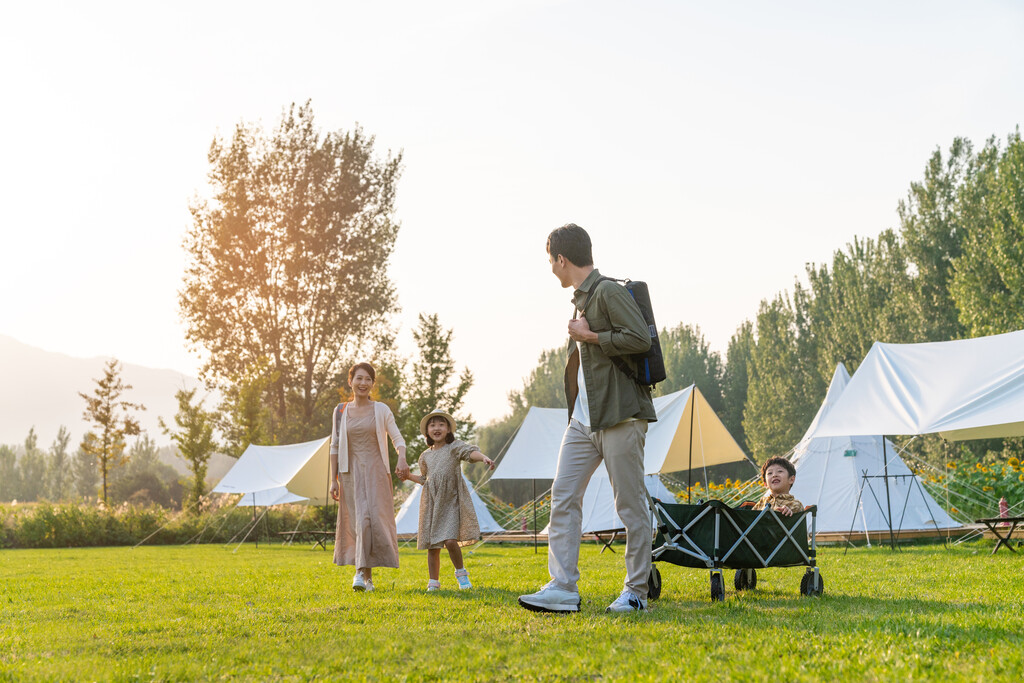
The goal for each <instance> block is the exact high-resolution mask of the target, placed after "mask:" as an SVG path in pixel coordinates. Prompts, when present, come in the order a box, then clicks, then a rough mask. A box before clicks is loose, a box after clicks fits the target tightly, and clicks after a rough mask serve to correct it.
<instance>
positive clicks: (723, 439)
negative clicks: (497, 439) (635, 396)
mask: <svg viewBox="0 0 1024 683" xmlns="http://www.w3.org/2000/svg"><path fill="white" fill-rule="evenodd" d="M654 411H655V413H656V414H657V416H658V421H657V422H652V423H651V424H650V425H649V426H648V428H647V441H646V444H645V446H644V472H645V473H646V474H662V473H667V472H680V471H685V470H689V469H702V468H705V467H711V466H713V465H724V464H727V463H733V462H743V461H747V462H750V463H751V465H753V462H752V461H751V460H750V458H748V457H747V455H746V454H745V453H744V452H743V450H742V449H741V448H740V447H739V445H738V444H737V443H736V440H735V439H733V437H732V435H731V434H730V433H729V430H727V429H726V428H725V425H723V424H722V421H721V420H720V419H718V415H716V414H715V411H714V410H712V409H711V406H710V405H709V404H708V402H707V399H705V398H704V395H703V394H701V393H700V390H699V389H697V387H696V385H690V386H689V387H687V388H686V389H682V390H680V391H677V392H674V393H671V394H667V395H665V396H658V397H656V398H655V399H654ZM568 422H569V418H568V414H567V411H566V410H565V409H563V408H536V407H531V408H530V410H529V412H528V413H527V414H526V419H525V420H523V424H522V426H520V427H519V431H518V432H517V433H516V436H515V438H514V439H513V440H512V443H511V444H510V445H509V447H508V450H507V451H506V452H505V456H504V457H503V458H502V459H501V463H500V464H499V465H498V467H497V469H495V471H494V475H493V476H492V477H491V478H492V479H554V478H555V468H556V467H557V465H558V450H559V447H560V446H561V443H562V435H563V434H564V433H565V427H566V425H567V424H568Z"/></svg>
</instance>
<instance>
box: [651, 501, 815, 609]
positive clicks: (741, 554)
mask: <svg viewBox="0 0 1024 683" xmlns="http://www.w3.org/2000/svg"><path fill="white" fill-rule="evenodd" d="M651 505H652V509H653V510H654V516H655V520H656V524H657V530H658V533H657V535H656V537H655V540H654V548H653V550H652V559H653V560H655V561H656V562H670V563H672V564H675V565H679V566H681V567H694V568H697V569H710V570H711V599H712V600H713V601H714V600H724V599H725V582H724V580H723V578H722V570H723V569H735V570H736V574H735V577H734V580H733V585H734V586H735V587H736V590H738V591H742V590H751V589H753V588H754V587H755V586H757V570H758V569H762V568H764V567H807V571H806V572H804V575H803V577H802V578H801V579H800V593H801V595H808V596H819V595H821V594H822V593H823V592H824V591H825V582H824V579H823V578H822V576H821V573H820V572H819V571H818V566H817V564H816V562H815V556H816V550H817V548H816V544H815V530H816V527H815V515H816V514H817V512H818V508H817V506H814V505H812V506H809V507H806V508H804V510H803V511H802V512H798V513H793V516H791V517H783V516H782V515H780V514H779V513H777V512H775V511H774V510H772V509H771V508H766V509H764V510H753V509H750V508H744V507H739V508H733V507H729V506H728V505H726V504H725V503H723V502H722V501H720V500H709V501H707V502H705V503H700V504H697V505H685V504H678V503H664V502H662V501H660V500H658V499H656V498H652V499H651ZM808 517H810V525H811V533H810V547H808V541H807V539H808V533H807V519H808ZM650 579H651V580H650V582H649V590H648V595H649V597H650V598H651V599H657V598H658V597H659V596H660V595H661V572H660V571H659V570H658V568H657V566H652V567H651V577H650Z"/></svg>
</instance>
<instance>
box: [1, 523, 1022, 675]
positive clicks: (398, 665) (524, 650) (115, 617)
mask: <svg viewBox="0 0 1024 683" xmlns="http://www.w3.org/2000/svg"><path fill="white" fill-rule="evenodd" d="M991 547H992V543H991V542H980V541H979V542H978V543H977V544H975V545H960V546H951V547H950V548H948V549H947V548H944V547H943V546H941V545H938V546H915V547H907V548H904V549H902V550H901V551H897V552H892V551H890V550H889V549H888V548H878V547H875V548H870V549H867V548H856V549H853V550H851V551H849V552H848V553H846V554H844V553H843V551H842V549H836V548H825V549H822V550H821V552H820V554H819V560H820V566H821V567H822V571H823V575H824V578H825V595H824V596H823V597H821V598H806V597H801V596H800V595H799V591H798V585H799V580H800V576H801V573H802V571H803V570H802V569H801V568H792V569H768V570H762V571H760V572H759V582H758V587H757V590H756V591H754V592H746V593H740V594H737V593H736V592H735V591H733V590H732V582H731V579H730V581H729V582H728V588H727V593H726V600H725V602H719V603H712V602H711V601H710V600H709V587H708V573H707V572H706V571H702V570H695V569H684V568H680V567H675V566H671V565H667V566H665V565H662V573H663V577H664V593H663V596H662V598H661V599H660V600H658V601H657V602H656V603H654V609H652V610H651V611H650V612H649V613H646V614H639V615H618V616H612V615H609V614H605V613H604V607H605V605H606V604H607V603H608V602H609V601H611V600H612V599H613V598H614V597H615V596H616V595H617V594H618V592H619V589H620V587H621V584H620V581H621V577H622V572H623V563H622V554H621V547H619V548H618V549H617V550H618V551H619V552H616V553H611V552H604V553H600V552H599V549H600V548H599V546H597V545H595V544H585V546H584V549H583V557H582V561H583V568H584V572H585V575H584V578H583V581H582V590H583V597H584V604H583V610H582V612H581V613H580V614H575V615H564V616H556V615H544V614H533V613H529V612H526V611H524V610H522V609H520V608H519V607H518V606H517V605H516V596H517V595H519V594H520V593H522V592H524V591H526V590H527V589H532V588H534V587H537V586H539V585H541V584H543V583H544V582H545V580H546V578H547V571H546V555H545V553H544V549H543V547H542V548H541V552H540V553H539V554H534V550H533V548H532V547H528V546H521V545H519V546H499V545H497V544H494V543H485V544H483V545H482V546H479V547H477V548H476V549H475V550H473V551H472V552H471V553H470V554H467V566H468V567H469V569H470V575H471V577H472V579H473V581H474V583H475V587H474V588H473V589H472V590H470V591H464V592H459V591H458V590H455V589H454V585H455V584H454V580H453V579H452V578H451V571H450V566H449V567H445V568H444V571H443V574H442V582H443V590H442V591H441V592H438V593H432V594H427V593H425V592H424V591H423V588H424V586H425V584H426V557H425V554H424V553H422V552H416V551H415V550H412V549H409V548H406V549H403V550H402V557H401V561H402V568H401V569H400V570H378V573H377V575H376V576H375V583H376V584H377V587H378V590H377V591H375V592H373V593H366V594H358V593H354V592H353V591H352V590H351V588H350V580H351V572H350V571H349V570H347V569H339V568H337V567H334V566H333V565H332V564H331V557H330V554H329V553H328V552H325V551H323V550H312V549H310V548H307V547H296V546H292V547H284V546H279V545H275V546H266V545H260V546H259V547H258V548H256V547H254V546H252V545H246V546H243V547H241V548H239V549H237V552H236V551H235V548H234V547H225V546H219V545H206V546H169V547H140V548H137V549H130V548H91V549H66V550H3V551H0V629H2V631H0V680H5V681H7V680H10V681H22V680H26V681H32V680H125V681H135V680H349V679H354V680H378V681H384V680H402V679H405V680H482V681H501V680H509V679H513V680H515V679H520V680H585V681H593V680H630V681H632V680H688V681H725V680H737V681H767V680H772V681H818V680H842V681H848V680H870V681H893V680H941V681H961V680H962V681H997V680H1004V681H1019V680H1021V672H1022V671H1024V610H1022V609H1021V608H1022V604H1021V603H1022V599H1024V555H1021V554H1012V553H1010V552H1006V551H1005V550H1001V551H1000V552H999V554H997V555H992V554H990V551H991Z"/></svg>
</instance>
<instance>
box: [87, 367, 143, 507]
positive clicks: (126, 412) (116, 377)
mask: <svg viewBox="0 0 1024 683" xmlns="http://www.w3.org/2000/svg"><path fill="white" fill-rule="evenodd" d="M120 373H121V364H120V363H119V362H118V361H116V360H110V361H109V362H107V364H106V367H105V368H104V369H103V377H102V378H101V379H98V380H96V389H95V390H94V391H93V394H92V395H91V396H90V395H88V394H83V393H81V392H79V393H78V395H79V396H81V397H82V398H83V399H85V405H86V408H85V412H84V413H83V414H82V417H83V418H84V419H85V421H86V422H90V423H92V424H93V425H95V427H96V431H89V432H87V433H86V435H85V438H83V439H82V445H81V446H80V448H81V450H82V451H84V452H85V453H87V454H89V455H91V456H92V457H93V458H94V462H95V463H96V464H97V465H98V466H99V470H100V477H101V479H102V481H103V502H104V503H106V502H107V477H108V476H109V474H110V470H111V469H113V468H116V467H120V466H122V465H123V464H124V463H125V457H124V449H125V437H126V436H135V435H137V434H138V433H139V432H140V429H139V421H138V420H137V419H136V418H135V417H133V416H132V415H131V411H136V410H145V409H146V408H145V406H143V405H141V404H138V403H131V402H130V401H124V400H121V395H122V394H123V393H124V392H126V391H128V390H129V389H131V388H132V386H131V385H130V384H125V383H124V382H123V381H122V380H121V376H120Z"/></svg>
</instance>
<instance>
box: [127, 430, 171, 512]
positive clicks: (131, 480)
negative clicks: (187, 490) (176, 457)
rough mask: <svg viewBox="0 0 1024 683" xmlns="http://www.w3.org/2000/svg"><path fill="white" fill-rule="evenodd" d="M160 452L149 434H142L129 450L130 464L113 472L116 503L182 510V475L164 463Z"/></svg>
mask: <svg viewBox="0 0 1024 683" xmlns="http://www.w3.org/2000/svg"><path fill="white" fill-rule="evenodd" d="M159 453H160V449H159V448H157V445H156V442H155V441H153V439H152V438H150V436H149V435H148V434H145V433H143V434H141V435H140V436H139V437H138V438H137V439H136V440H135V442H134V443H132V445H131V447H130V448H129V449H128V463H127V464H126V465H125V466H124V467H122V468H120V469H118V470H114V471H113V472H111V476H110V498H111V500H112V501H113V502H115V503H121V502H125V501H127V502H130V503H135V504H143V505H146V504H151V503H155V504H157V505H162V506H163V507H167V508H171V507H179V506H180V504H181V497H182V496H181V493H182V491H181V489H182V486H181V484H180V483H179V482H178V472H177V470H175V469H174V468H173V467H171V466H170V465H168V464H166V463H163V462H161V461H160V457H159Z"/></svg>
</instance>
